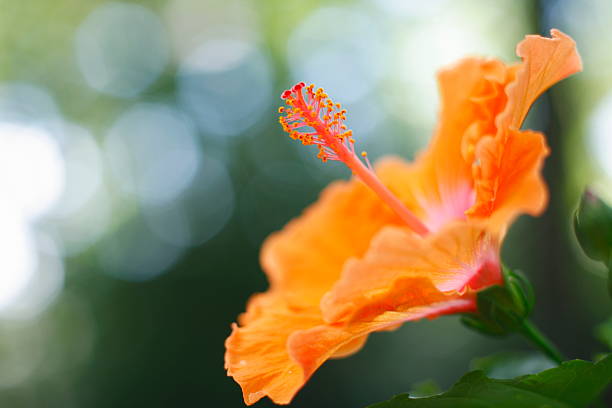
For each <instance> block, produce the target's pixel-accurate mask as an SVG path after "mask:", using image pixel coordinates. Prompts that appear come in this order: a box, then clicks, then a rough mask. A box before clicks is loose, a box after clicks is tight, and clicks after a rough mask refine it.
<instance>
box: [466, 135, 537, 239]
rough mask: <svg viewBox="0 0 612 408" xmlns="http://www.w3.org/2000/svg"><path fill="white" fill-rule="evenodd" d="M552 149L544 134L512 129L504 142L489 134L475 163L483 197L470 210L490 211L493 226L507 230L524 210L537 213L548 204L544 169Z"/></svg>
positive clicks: (471, 212) (498, 229)
mask: <svg viewBox="0 0 612 408" xmlns="http://www.w3.org/2000/svg"><path fill="white" fill-rule="evenodd" d="M548 153H549V150H548V147H547V146H546V140H545V138H544V135H542V134H541V133H539V132H534V131H518V130H509V131H508V134H507V138H506V140H505V142H504V143H502V142H501V141H500V139H499V138H493V137H487V138H485V139H483V140H482V142H481V143H480V144H479V145H478V149H477V154H476V157H477V158H478V161H479V165H477V166H475V173H476V174H477V177H476V178H477V180H478V181H477V188H478V190H479V192H480V196H481V197H489V199H488V200H484V199H481V200H480V201H478V203H477V205H475V206H474V207H473V208H472V209H470V214H482V213H484V214H491V215H490V217H489V219H488V223H489V225H490V228H491V229H492V230H495V231H497V232H498V233H499V234H504V233H505V229H506V227H507V225H509V224H510V223H511V222H512V220H513V219H514V218H515V217H516V216H518V215H519V214H522V213H527V214H531V215H538V214H540V213H541V212H542V211H543V210H544V209H545V208H546V202H547V199H548V193H547V190H546V183H545V182H544V179H543V178H542V174H541V169H542V166H543V164H544V159H545V158H546V156H547V155H548Z"/></svg>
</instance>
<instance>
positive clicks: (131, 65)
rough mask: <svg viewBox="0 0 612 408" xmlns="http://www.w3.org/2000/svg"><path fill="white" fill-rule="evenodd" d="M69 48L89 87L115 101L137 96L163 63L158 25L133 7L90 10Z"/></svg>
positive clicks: (163, 48)
mask: <svg viewBox="0 0 612 408" xmlns="http://www.w3.org/2000/svg"><path fill="white" fill-rule="evenodd" d="M75 47H76V56H77V61H78V64H79V68H80V70H81V73H82V74H83V76H84V77H85V80H86V81H87V83H88V84H89V86H91V87H92V88H94V89H95V90H97V91H99V92H102V93H106V94H109V95H113V96H117V97H132V96H135V95H137V94H139V93H140V92H142V91H143V90H144V89H146V88H147V87H148V86H149V85H150V84H151V83H152V82H153V81H155V80H156V79H157V78H158V77H159V75H160V74H161V73H162V71H163V70H164V68H165V66H166V64H167V62H168V59H169V49H168V48H169V47H168V39H167V37H166V33H165V29H164V27H163V25H162V23H161V21H160V19H159V18H158V17H157V16H156V15H155V14H154V13H153V12H152V11H150V10H149V9H147V8H145V7H143V6H140V5H137V4H129V3H117V2H112V3H106V4H103V5H101V6H99V7H98V8H96V9H95V10H94V11H93V12H92V13H91V14H90V15H89V16H88V17H87V18H86V19H85V21H83V23H82V24H81V26H80V27H79V29H78V31H77V34H76V39H75Z"/></svg>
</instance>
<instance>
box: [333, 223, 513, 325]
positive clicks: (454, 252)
mask: <svg viewBox="0 0 612 408" xmlns="http://www.w3.org/2000/svg"><path fill="white" fill-rule="evenodd" d="M498 256H499V255H498V244H497V240H496V239H495V237H494V236H492V235H490V234H489V233H488V232H487V231H486V230H485V229H484V228H483V227H482V225H480V224H476V223H469V222H462V221H457V222H454V223H451V224H449V225H447V226H445V227H444V228H443V229H441V230H440V231H438V232H437V233H436V234H433V235H430V236H428V237H427V238H425V239H422V238H421V237H418V236H416V235H415V234H414V233H412V232H411V231H409V230H407V229H405V228H400V227H387V228H385V229H383V230H382V231H381V232H380V233H379V234H378V235H377V236H376V238H374V240H373V241H372V245H371V247H370V250H369V251H368V252H367V253H366V255H365V257H364V258H363V259H352V260H350V261H349V262H347V263H346V265H345V267H344V270H343V272H342V276H341V278H340V280H339V281H338V282H337V283H336V284H335V285H334V287H333V288H332V290H331V291H330V292H328V293H327V294H325V296H324V297H323V299H322V301H321V310H322V311H323V316H324V318H325V320H326V321H327V322H330V323H333V322H338V321H352V320H354V319H356V317H355V316H357V315H359V314H362V313H363V311H364V310H370V311H378V312H379V313H382V312H383V311H386V310H391V309H389V308H388V307H386V306H385V307H384V310H382V311H381V310H380V308H381V305H383V306H384V305H386V304H388V303H389V302H391V303H394V304H396V303H397V302H398V300H397V299H396V297H397V296H398V294H397V293H396V292H395V288H396V285H397V282H399V281H403V280H405V279H407V278H410V279H425V280H426V281H427V282H431V285H433V287H435V292H436V293H435V294H436V295H438V296H440V297H443V296H447V295H445V294H442V293H441V292H464V291H465V290H466V289H467V288H469V289H471V290H479V289H481V288H483V287H487V286H490V285H493V284H496V283H500V282H501V279H502V278H501V274H500V267H499V260H498V259H499V258H498ZM408 292H409V293H407V294H405V295H404V294H402V296H415V297H418V296H422V293H423V292H422V291H419V288H418V287H417V288H415V289H414V290H413V289H412V288H410V289H409V291H408ZM428 296H429V294H428ZM412 302H413V304H414V302H416V303H417V304H427V302H425V301H424V300H423V301H420V300H418V299H416V298H415V299H413V300H412Z"/></svg>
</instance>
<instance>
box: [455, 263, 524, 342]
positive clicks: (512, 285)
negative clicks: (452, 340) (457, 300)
mask: <svg viewBox="0 0 612 408" xmlns="http://www.w3.org/2000/svg"><path fill="white" fill-rule="evenodd" d="M503 275H504V285H503V286H492V287H490V288H488V289H486V290H483V291H482V292H479V293H478V298H477V304H478V312H477V313H475V314H468V315H464V316H463V318H462V319H461V320H462V322H463V323H464V324H465V325H466V326H468V327H470V328H472V329H475V330H477V331H480V332H482V333H485V334H488V335H493V336H503V335H506V334H510V333H515V332H520V331H521V330H522V329H523V326H524V324H523V323H524V321H525V319H527V317H529V315H530V314H531V311H532V309H533V305H534V303H535V297H534V293H533V288H532V286H531V284H530V283H529V281H528V280H527V278H526V277H525V276H524V275H523V274H522V273H521V272H519V271H511V270H509V269H507V268H505V267H504V269H503Z"/></svg>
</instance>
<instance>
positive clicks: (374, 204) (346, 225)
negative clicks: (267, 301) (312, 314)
mask: <svg viewBox="0 0 612 408" xmlns="http://www.w3.org/2000/svg"><path fill="white" fill-rule="evenodd" d="M399 223H401V220H400V219H399V218H398V217H397V216H396V215H395V213H393V212H392V211H391V210H390V209H389V208H388V207H387V206H386V205H385V204H384V203H383V202H382V201H381V200H380V199H379V198H378V197H377V196H376V195H375V194H374V193H372V192H371V191H370V190H369V189H368V188H367V187H366V186H365V185H363V184H362V183H361V182H360V181H357V180H352V181H349V182H336V183H334V184H332V185H331V186H329V187H328V188H326V189H325V190H324V191H323V193H322V195H321V197H320V199H319V201H317V202H316V203H315V204H314V205H312V206H311V207H309V208H308V209H307V210H306V211H305V212H304V214H303V215H302V216H301V217H299V218H296V219H294V220H293V221H291V222H290V223H289V224H287V226H285V228H284V229H283V230H282V231H280V232H277V233H275V234H273V235H271V236H270V237H269V238H268V239H267V240H266V242H265V243H264V245H263V247H262V251H261V264H262V266H263V269H264V271H265V272H266V273H267V275H268V277H269V279H270V284H271V288H272V289H274V290H278V291H280V292H283V294H284V295H285V296H286V297H290V298H292V299H293V301H294V302H295V303H297V304H310V305H314V304H318V303H319V300H320V298H321V296H322V295H323V294H324V293H325V292H327V291H328V290H329V289H330V288H331V286H332V285H333V284H334V282H335V281H336V280H338V277H339V276H340V272H341V270H342V265H343V264H344V262H345V261H346V260H347V259H349V258H351V257H359V256H361V255H363V253H365V251H366V250H367V249H368V247H369V244H370V240H371V239H372V237H373V236H374V234H375V233H376V232H377V231H378V230H379V229H381V228H382V227H383V226H384V225H389V224H399Z"/></svg>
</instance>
